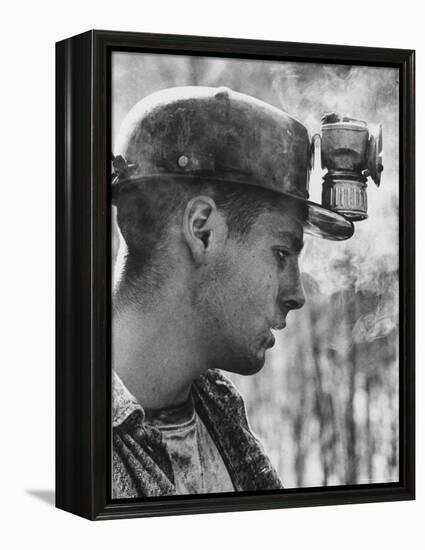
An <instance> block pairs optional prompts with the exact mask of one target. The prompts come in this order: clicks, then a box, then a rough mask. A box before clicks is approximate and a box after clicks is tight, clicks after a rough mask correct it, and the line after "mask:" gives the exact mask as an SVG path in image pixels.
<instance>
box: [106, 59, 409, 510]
mask: <svg viewBox="0 0 425 550" xmlns="http://www.w3.org/2000/svg"><path fill="white" fill-rule="evenodd" d="M110 116H111V136H110V137H111V149H112V151H111V154H112V157H111V160H112V176H111V183H110V185H111V193H110V196H111V205H110V208H111V224H112V227H111V235H112V238H111V259H112V265H111V273H112V288H111V363H112V364H111V369H112V373H111V378H112V384H111V404H112V408H111V431H112V437H111V442H112V448H111V489H112V497H113V499H137V498H146V497H164V496H167V497H168V496H173V495H176V496H178V495H197V494H220V495H225V494H230V495H231V494H234V493H235V492H246V493H253V492H268V491H271V492H273V491H274V492H276V491H278V492H279V491H285V490H286V489H297V488H310V487H327V486H335V487H338V486H359V485H369V484H382V483H384V484H385V483H394V482H398V481H399V348H398V346H399V310H398V304H399V240H398V235H399V227H398V223H399V214H398V206H399V195H398V189H399V166H398V159H399V83H398V69H396V68H388V67H373V66H365V65H340V64H322V63H317V62H315V63H310V62H302V63H301V62H299V63H298V62H284V61H275V60H274V61H267V60H252V59H251V60H250V59H237V58H224V57H207V56H189V55H170V54H151V53H142V52H124V51H114V52H112V54H111V113H110Z"/></svg>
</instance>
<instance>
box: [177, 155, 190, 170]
mask: <svg viewBox="0 0 425 550" xmlns="http://www.w3.org/2000/svg"><path fill="white" fill-rule="evenodd" d="M177 162H178V164H179V166H180V167H181V168H186V166H187V165H188V164H189V159H188V158H187V156H186V155H181V157H179V160H178V161H177Z"/></svg>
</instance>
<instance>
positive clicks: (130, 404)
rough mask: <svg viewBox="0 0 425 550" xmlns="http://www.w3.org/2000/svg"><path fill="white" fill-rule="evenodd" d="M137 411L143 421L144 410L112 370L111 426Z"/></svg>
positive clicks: (116, 424) (116, 425) (117, 424)
mask: <svg viewBox="0 0 425 550" xmlns="http://www.w3.org/2000/svg"><path fill="white" fill-rule="evenodd" d="M135 411H137V414H138V415H139V417H140V418H141V420H142V421H143V420H144V418H145V412H144V410H143V408H142V406H141V405H140V403H139V402H138V401H137V399H136V398H135V397H134V395H132V394H131V393H130V392H129V391H128V389H127V388H126V387H125V385H124V384H123V382H122V380H121V378H120V377H119V376H118V374H117V373H116V372H115V371H112V427H113V428H116V427H118V426H119V425H120V424H122V423H123V422H124V421H125V420H127V418H128V417H129V416H130V415H131V414H133V413H134V412H135Z"/></svg>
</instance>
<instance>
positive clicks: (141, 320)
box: [112, 289, 206, 409]
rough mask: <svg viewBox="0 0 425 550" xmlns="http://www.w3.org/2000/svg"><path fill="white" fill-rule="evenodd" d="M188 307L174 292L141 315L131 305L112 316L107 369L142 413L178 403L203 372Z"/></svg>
mask: <svg viewBox="0 0 425 550" xmlns="http://www.w3.org/2000/svg"><path fill="white" fill-rule="evenodd" d="M188 303H189V301H186V300H185V299H184V297H182V296H181V295H180V296H179V292H176V291H175V289H174V290H173V292H168V293H167V292H166V291H165V292H164V291H163V292H161V297H160V298H159V299H158V300H155V303H154V305H152V306H148V307H147V308H144V311H143V312H140V311H139V309H140V308H139V307H135V306H133V305H131V306H127V307H126V308H125V309H123V310H122V311H120V312H119V313H115V314H114V317H113V320H112V364H113V368H114V370H115V372H116V373H117V374H118V375H119V376H120V378H121V379H122V381H123V383H124V384H125V385H126V387H127V388H128V390H129V391H130V392H131V393H132V394H133V395H134V396H135V397H136V399H137V400H138V401H139V403H140V404H141V405H142V407H144V408H147V409H159V408H163V407H169V406H172V405H178V404H180V403H182V402H184V401H185V400H186V399H187V398H188V396H189V392H190V386H191V384H192V381H193V380H194V379H196V378H198V377H199V375H200V374H202V372H203V371H204V370H205V369H206V367H205V366H204V368H202V366H203V365H205V361H204V358H203V357H202V353H201V350H200V349H199V347H200V346H199V340H198V338H197V331H196V322H194V316H193V312H192V311H191V308H190V305H187V306H186V307H185V304H188Z"/></svg>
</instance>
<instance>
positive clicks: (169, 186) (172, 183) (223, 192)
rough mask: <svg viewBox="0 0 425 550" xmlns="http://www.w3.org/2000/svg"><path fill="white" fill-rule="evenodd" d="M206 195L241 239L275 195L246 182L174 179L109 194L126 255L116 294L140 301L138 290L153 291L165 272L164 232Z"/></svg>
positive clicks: (270, 206) (272, 203)
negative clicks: (114, 195) (192, 202)
mask: <svg viewBox="0 0 425 550" xmlns="http://www.w3.org/2000/svg"><path fill="white" fill-rule="evenodd" d="M197 195H208V196H210V197H211V198H212V199H213V200H214V202H215V203H216V206H217V209H218V210H219V211H220V212H221V213H222V214H223V215H224V217H225V219H226V223H227V226H228V231H229V235H230V236H232V237H234V238H236V239H243V238H244V237H245V236H246V235H247V234H248V233H249V230H250V228H251V227H252V225H253V224H254V222H255V221H256V219H257V218H258V216H259V215H260V214H261V213H263V212H265V211H268V210H271V209H273V208H274V207H276V202H277V201H276V194H275V193H273V192H271V191H269V190H267V189H263V188H261V187H256V186H252V185H247V184H238V183H233V182H232V183H231V184H230V183H225V182H219V183H217V182H210V181H205V180H202V179H199V180H196V181H187V180H177V179H174V178H173V179H171V178H167V179H161V180H159V179H155V180H145V181H143V183H130V184H126V185H125V187H124V189H122V190H121V191H120V193H119V194H118V196H117V197H116V198H114V203H115V205H116V206H117V222H118V226H119V228H120V231H121V234H122V236H123V238H124V240H125V242H126V245H127V257H126V261H125V265H124V269H123V273H122V278H121V280H120V283H119V285H118V289H117V295H116V297H117V298H118V299H119V301H120V302H122V301H123V300H124V301H125V302H128V301H131V302H133V303H134V302H136V303H139V302H140V292H142V293H144V294H151V293H153V292H154V291H155V290H156V289H157V288H158V287H159V286H160V285H161V283H162V281H163V280H164V278H165V276H166V275H167V273H168V271H169V267H168V266H167V264H166V262H164V261H163V258H164V251H165V250H166V249H167V234H168V231H169V229H170V228H171V226H172V224H173V223H174V222H176V221H177V220H178V219H179V217H180V216H181V215H183V212H184V209H185V207H186V205H187V203H188V202H189V200H190V199H191V198H193V197H195V196H197Z"/></svg>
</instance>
